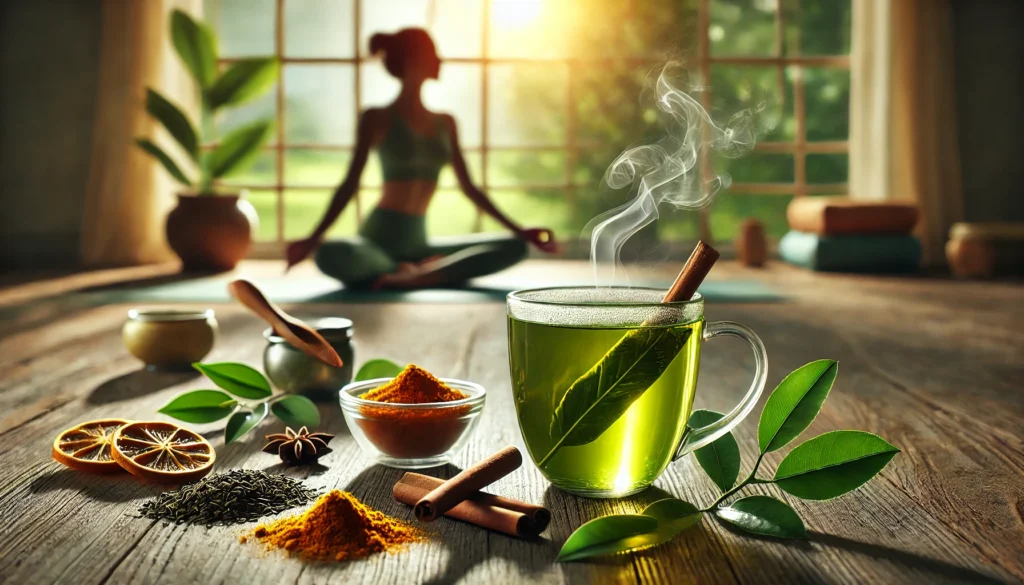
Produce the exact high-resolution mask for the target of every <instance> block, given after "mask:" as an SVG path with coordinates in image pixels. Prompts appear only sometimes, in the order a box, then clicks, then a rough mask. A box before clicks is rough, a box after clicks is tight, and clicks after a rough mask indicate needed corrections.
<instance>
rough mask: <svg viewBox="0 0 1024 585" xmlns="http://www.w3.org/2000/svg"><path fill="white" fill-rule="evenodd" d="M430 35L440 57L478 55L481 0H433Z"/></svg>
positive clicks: (480, 49)
mask: <svg viewBox="0 0 1024 585" xmlns="http://www.w3.org/2000/svg"><path fill="white" fill-rule="evenodd" d="M433 4H434V7H433V10H434V12H433V22H432V23H431V24H430V35H431V36H432V37H433V38H434V42H435V43H437V52H438V54H439V55H440V56H441V58H442V59H448V58H451V57H463V58H474V57H481V56H482V52H483V35H482V34H480V33H481V31H480V24H481V23H482V22H483V18H484V16H483V14H484V10H483V9H484V3H483V2H482V1H481V0H433Z"/></svg>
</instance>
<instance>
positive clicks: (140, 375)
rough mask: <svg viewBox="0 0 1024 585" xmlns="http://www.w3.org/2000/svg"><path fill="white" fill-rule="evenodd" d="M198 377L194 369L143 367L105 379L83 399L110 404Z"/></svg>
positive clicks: (92, 402)
mask: <svg viewBox="0 0 1024 585" xmlns="http://www.w3.org/2000/svg"><path fill="white" fill-rule="evenodd" d="M198 377H199V373H198V372H196V371H195V370H184V371H152V370H147V369H145V368H143V369H140V370H136V371H134V372H129V373H127V374H123V375H120V376H117V377H116V378H111V379H109V380H107V381H106V382H104V383H102V384H100V385H99V386H97V387H96V388H95V389H93V391H92V392H90V393H89V396H87V397H86V398H85V401H86V402H87V403H89V404H110V403H112V402H121V401H124V400H132V399H133V398H139V397H142V396H146V395H148V394H152V393H153V392H157V391H159V390H163V389H164V388H170V387H171V386H175V385H178V384H182V383H184V382H187V381H189V380H192V379H194V378H198Z"/></svg>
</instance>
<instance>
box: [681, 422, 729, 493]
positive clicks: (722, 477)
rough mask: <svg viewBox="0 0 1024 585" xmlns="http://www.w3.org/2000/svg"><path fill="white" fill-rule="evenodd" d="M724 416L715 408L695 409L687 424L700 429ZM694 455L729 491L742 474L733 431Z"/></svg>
mask: <svg viewBox="0 0 1024 585" xmlns="http://www.w3.org/2000/svg"><path fill="white" fill-rule="evenodd" d="M723 416H725V415H724V414H722V413H720V412H715V411H713V410H695V411H693V414H691V415H690V420H689V421H687V423H686V424H687V425H688V426H690V427H691V428H694V429H699V428H703V427H706V426H708V425H710V424H711V423H713V422H715V421H717V420H719V419H720V418H722V417H723ZM694 456H696V457H697V463H699V464H700V467H701V469H703V470H704V473H707V474H708V477H710V478H711V481H713V482H715V485H717V486H718V489H720V490H722V491H723V492H727V491H729V490H730V489H732V486H734V485H736V478H737V477H739V475H740V446H739V445H738V444H736V437H733V436H732V433H726V434H724V435H722V436H721V437H720V438H718V439H716V440H715V442H713V443H711V444H710V445H708V446H707V447H701V448H700V449H697V451H696V452H694Z"/></svg>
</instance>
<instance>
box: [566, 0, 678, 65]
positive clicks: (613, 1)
mask: <svg viewBox="0 0 1024 585" xmlns="http://www.w3.org/2000/svg"><path fill="white" fill-rule="evenodd" d="M547 4H549V5H551V8H550V9H548V8H547V7H546V9H548V10H550V11H551V12H552V18H550V20H555V21H557V22H558V24H557V26H556V27H555V30H554V34H556V35H558V36H559V37H560V38H562V39H564V40H563V41H562V42H563V43H566V44H567V45H568V52H570V53H571V54H572V55H573V56H575V57H578V58H580V59H600V58H609V57H610V58H616V57H647V58H650V59H651V65H654V64H656V63H658V62H664V61H667V60H668V59H671V58H673V57H674V56H678V55H679V54H684V55H695V54H696V49H697V38H698V34H697V32H698V29H697V25H698V24H697V23H698V19H697V13H696V6H695V5H696V3H695V2H686V1H665V0H660V1H654V2H650V1H648V2H637V1H630V2H623V1H620V0H604V1H603V2H600V3H595V2H594V1H593V0H574V1H571V2H570V1H562V2H548V3H547ZM595 4H597V7H598V8H597V9H595ZM556 11H557V12H556ZM609 65H611V66H612V67H617V66H620V65H619V64H615V63H611V64H609ZM631 66H632V67H636V64H635V63H633V64H632V65H631ZM639 68H640V69H644V68H645V67H644V66H641V67H639Z"/></svg>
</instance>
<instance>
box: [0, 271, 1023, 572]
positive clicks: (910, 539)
mask: <svg viewBox="0 0 1024 585" xmlns="http://www.w3.org/2000/svg"><path fill="white" fill-rule="evenodd" d="M723 268H725V269H726V270H725V271H723V272H729V275H730V276H733V277H736V278H744V277H746V278H749V277H750V274H751V273H742V272H737V270H736V269H735V267H732V266H731V265H728V264H727V265H725V266H724V267H723ZM716 270H717V269H716ZM720 274H722V272H720ZM756 274H757V276H758V277H759V278H762V279H763V280H766V281H768V282H771V283H773V284H774V285H775V286H776V287H777V288H779V289H781V290H785V291H787V292H789V293H791V294H792V295H793V297H794V300H793V301H792V302H789V303H783V304H771V305H736V306H712V307H709V308H708V313H709V318H711V319H730V320H736V321H740V322H743V323H745V324H748V325H750V326H751V327H753V328H754V329H755V330H757V331H758V332H759V333H760V334H761V335H762V337H763V338H764V339H765V342H766V345H767V346H768V349H769V358H770V362H771V370H770V372H769V374H770V375H769V386H770V387H773V386H774V384H775V383H777V382H778V381H779V380H780V379H781V378H782V376H783V375H784V374H785V373H786V372H788V371H790V370H792V369H793V368H796V367H798V366H799V365H802V364H803V363H806V362H807V361H810V360H812V359H817V358H820V357H834V358H838V359H839V360H840V362H841V366H840V375H839V379H838V381H837V383H836V387H835V390H834V391H833V396H832V397H831V398H830V399H829V401H828V402H827V403H826V405H825V408H824V409H823V411H822V415H821V416H820V417H819V419H818V420H817V421H815V423H814V424H813V425H812V428H811V429H809V430H808V432H807V433H806V435H805V436H813V435H815V434H818V433H820V432H824V431H827V430H833V429H837V428H858V429H864V430H869V431H872V432H876V433H879V434H881V435H882V436H884V437H886V438H887V439H889V440H890V441H891V442H893V443H894V444H896V445H898V446H900V447H901V448H903V450H904V452H903V453H902V454H901V455H900V456H898V457H897V458H896V459H895V460H894V461H893V463H892V464H890V466H889V467H888V468H887V469H886V470H885V471H884V472H883V473H882V474H881V476H880V477H879V478H877V479H875V480H874V481H873V482H872V483H870V484H869V485H868V486H866V487H864V488H862V489H861V490H859V491H858V492H855V493H854V494H850V495H847V496H844V497H843V498H839V499H837V500H833V501H830V502H816V503H803V502H798V501H795V500H794V499H793V498H787V499H788V500H789V501H791V502H792V503H793V505H794V507H796V508H797V509H798V510H799V511H800V513H801V515H802V516H803V517H804V520H805V522H806V524H807V526H808V528H809V529H810V530H811V531H812V539H811V541H810V542H809V543H800V544H791V543H781V542H778V541H771V540H767V539H753V538H751V537H749V536H744V535H739V534H736V533H734V532H732V531H730V530H728V529H725V528H723V527H722V526H721V525H719V524H717V523H715V522H712V521H707V520H706V521H705V522H704V523H702V525H701V526H700V527H697V528H695V529H694V530H692V531H691V532H689V533H687V534H685V535H682V536H681V537H679V538H678V539H676V540H675V541H673V542H671V543H669V544H667V545H664V546H662V547H658V548H656V549H652V550H649V551H644V552H642V553H639V554H636V555H633V556H623V557H614V558H611V559H604V560H600V561H597V562H591V563H573V564H567V565H556V564H554V563H553V560H554V557H555V555H556V554H557V550H558V548H559V545H560V544H561V542H563V541H564V539H565V538H566V537H567V536H568V535H569V534H570V533H571V532H572V530H573V529H575V528H576V527H578V526H579V525H580V524H582V523H583V522H585V521H587V520H590V519H592V518H595V517H598V516H600V515H603V514H607V513H612V512H632V511H637V510H639V509H641V508H642V507H643V506H644V505H646V504H647V503H649V502H651V501H654V500H656V499H658V498H659V497H663V496H664V495H665V494H666V493H669V494H672V495H676V496H679V497H682V498H684V499H687V500H689V501H692V502H694V503H698V504H706V503H708V502H710V501H711V500H712V499H713V497H714V489H715V488H714V486H713V485H712V484H711V483H710V482H709V481H708V480H707V479H706V478H705V477H703V475H702V473H701V472H700V471H699V470H698V469H696V468H695V467H694V465H693V463H692V461H690V460H684V461H681V462H677V463H675V464H673V465H671V466H670V468H669V469H668V470H667V471H666V473H665V474H664V475H663V477H662V478H661V479H660V480H659V481H658V482H657V484H656V486H657V489H652V490H648V491H647V492H645V493H643V494H640V495H638V496H635V497H633V498H628V499H625V500H620V501H604V500H587V499H582V498H576V497H573V496H570V495H567V494H564V493H562V492H560V491H558V490H555V489H553V488H550V487H548V486H547V484H546V482H545V481H544V480H543V478H542V476H541V475H540V473H539V472H538V471H537V469H536V468H535V467H533V466H532V465H530V464H527V465H526V466H524V468H523V469H522V470H521V471H519V472H517V473H516V474H515V475H514V476H512V477H510V478H506V479H505V480H503V481H501V482H499V483H497V484H496V485H495V486H494V488H493V489H494V491H496V492H498V493H501V494H504V495H508V496H510V497H515V498H518V499H523V500H528V501H535V502H545V503H546V504H547V505H548V506H549V507H551V509H552V512H553V515H554V518H553V522H552V525H551V528H550V529H549V530H548V532H547V533H546V534H545V535H544V538H543V539H541V540H540V541H537V542H524V541H520V540H516V539H512V538H508V537H505V536H503V535H498V534H490V533H486V532H483V531H481V530H479V529H476V528H474V527H471V526H468V525H465V524H461V523H458V522H454V521H449V520H441V521H439V522H437V523H436V524H434V525H431V527H430V530H431V531H432V538H431V540H430V541H429V542H427V543H423V544H416V545H413V546H411V547H410V548H409V550H407V551H404V552H402V553H400V554H395V555H383V556H380V557H375V558H372V559H369V560H366V561H361V562H358V563H349V564H346V565H340V566H337V565H310V564H305V563H302V562H300V561H297V560H294V559H289V558H287V557H284V556H282V555H280V554H277V553H276V552H273V553H269V554H268V553H263V552H261V550H260V548H259V547H258V546H256V545H253V544H251V543H250V544H246V545H242V544H239V543H238V542H237V536H238V534H239V533H240V532H241V531H242V529H243V528H244V527H230V528H229V527H214V528H211V529H206V528H203V527H181V526H165V525H163V524H162V523H158V522H152V521H149V520H144V519H138V518H133V517H131V516H130V515H129V514H131V513H132V512H133V511H134V510H135V509H136V508H137V506H138V505H139V504H140V503H141V501H142V500H143V499H144V498H146V497H150V496H152V495H154V494H155V493H157V490H156V489H155V488H151V487H146V486H142V485H139V484H137V483H135V482H134V481H133V480H130V479H124V480H123V481H112V480H111V479H110V478H96V477H90V476H84V475H81V474H77V473H73V472H71V471H66V470H63V469H61V468H60V466H59V465H57V464H55V463H52V462H50V461H49V445H50V441H51V440H52V437H53V436H54V435H55V434H56V433H57V432H59V431H60V430H61V429H63V428H65V427H67V426H69V425H71V424H74V423H75V422H78V421H80V420H86V419H90V418H97V417H100V416H113V415H121V416H129V417H133V418H134V417H138V418H147V417H151V416H153V413H154V412H155V410H156V408H158V407H159V406H160V405H161V404H163V403H164V402H166V401H167V400H168V399H169V398H170V397H171V396H173V395H175V394H176V393H178V392H181V391H183V390H186V389H192V388H198V387H202V386H203V385H204V382H203V381H202V379H200V378H190V377H188V376H183V377H181V378H178V377H174V376H156V375H146V374H143V373H140V372H138V366H137V364H136V363H135V362H134V361H133V360H132V358H131V357H130V356H128V355H127V354H126V353H125V352H124V350H123V348H121V346H120V335H119V330H120V326H121V319H122V317H123V314H124V310H125V307H117V306H114V307H103V308H96V309H85V308H79V309H76V311H75V312H73V313H70V314H67V315H64V317H63V318H58V317H59V314H58V313H53V314H52V315H51V314H47V315H42V316H39V315H37V316H34V317H33V319H34V321H32V322H31V323H27V324H25V326H24V328H15V329H14V330H12V333H10V334H7V333H5V332H0V406H2V407H3V408H4V412H5V414H4V415H3V416H2V417H0V421H2V422H0V436H2V438H3V441H0V465H2V466H3V468H4V469H5V470H8V473H5V474H3V477H0V533H3V534H5V535H10V536H8V537H7V538H6V539H5V541H4V542H3V543H2V544H0V577H2V579H0V580H2V581H4V582H12V583H15V582H25V583H51V582H55V583H60V582H67V583H72V582H73V583H76V584H79V583H80V584H91V583H105V582H106V583H178V582H182V581H186V582H188V581H193V582H211V583H215V582H251V583H280V582H295V583H326V582H354V583H377V582H434V583H449V582H458V581H463V582H489V583H491V582H493V583H500V582H517V581H525V582H537V583H563V582H587V583H611V582H616V583H618V582H627V583H635V582H662V581H664V582H688V581H694V582H700V583H732V582H741V583H747V582H749V583H761V582H796V583H819V582H849V583H860V582H886V583H919V582H930V583H931V582H935V583H964V582H1012V581H1018V580H1024V567H1022V564H1024V562H1022V560H1021V559H1022V558H1024V545H1022V544H1021V543H1022V542H1024V521H1022V510H1024V444H1022V439H1021V436H1020V433H1019V427H1020V421H1021V420H1022V416H1024V395H1022V393H1021V391H1020V390H1021V389H1022V388H1024V365H1022V364H1021V363H1020V359H1019V356H1020V355H1024V337H1022V336H1021V335H1020V334H1019V331H1020V330H1021V328H1022V327H1024V316H1022V314H1021V311H1020V309H1019V308H1017V305H1018V304H1019V298H1020V292H1021V287H1020V286H1019V285H1011V284H977V283H952V282H950V283H936V282H934V281H923V280H917V279H876V278H866V277H851V276H819V275H809V274H807V273H802V272H794V271H792V270H790V269H785V268H777V267H773V268H772V269H770V270H767V271H764V272H759V273H756ZM79 284H80V283H79ZM46 290H49V289H46ZM216 309H217V311H218V318H219V319H220V320H221V323H222V334H223V335H222V337H221V339H220V340H219V342H218V346H217V348H216V350H215V353H214V354H213V355H211V357H210V359H215V360H240V361H246V362H249V363H252V364H258V363H259V360H260V353H261V351H262V339H261V338H260V337H259V332H260V331H261V330H262V328H263V326H262V325H261V324H260V323H259V322H258V321H256V320H255V319H254V318H251V317H249V316H247V315H246V314H245V313H243V312H242V311H241V310H240V309H238V308H236V307H226V306H225V307H216ZM294 309H295V312H296V313H299V314H300V315H301V314H307V315H329V314H330V315H337V314H343V315H346V316H350V317H352V318H353V319H354V320H355V321H356V327H357V341H358V348H357V354H358V356H359V359H360V360H362V359H367V358H370V357H377V356H387V357H392V358H394V359H397V360H399V361H415V362H417V363H419V364H421V365H423V366H425V367H426V368H427V369H430V370H431V371H434V372H437V373H439V374H441V375H449V376H457V377H465V378H468V379H472V380H475V381H479V382H480V383H482V384H484V385H485V387H487V388H488V390H489V395H488V404H487V407H486V408H485V410H484V413H483V415H482V420H481V423H480V426H479V427H478V429H477V432H476V433H475V435H474V437H473V440H472V441H471V444H470V445H469V446H468V447H467V449H466V450H465V452H463V453H461V454H460V455H459V457H458V460H457V461H456V465H455V466H450V467H448V468H446V469H443V470H440V473H441V474H443V475H450V474H452V473H455V472H456V471H457V469H458V468H459V467H464V466H466V465H468V464H470V463H472V462H473V461H475V460H477V459H479V458H481V457H483V456H484V455H486V454H489V453H490V452H492V451H494V450H496V449H498V448H500V447H502V446H504V445H507V444H510V443H511V444H518V445H520V446H522V443H521V438H520V436H519V431H518V428H517V422H516V415H515V407H514V404H513V401H512V396H511V392H510V385H509V380H508V373H507V372H508V370H507V355H506V340H505V325H504V308H503V307H502V306H501V305H471V306H453V305H438V306H427V305H348V306H333V307H331V306H314V305H306V306H299V307H295V308H294ZM746 352H747V350H746V348H744V347H742V346H740V345H739V344H732V343H731V342H728V341H726V342H721V343H719V342H718V341H716V342H715V343H713V344H709V345H708V347H707V348H706V351H705V352H704V359H703V364H702V375H701V381H700V384H699V390H698V399H697V400H698V405H699V406H703V407H709V408H715V409H717V410H726V409H728V408H729V407H730V406H731V405H732V404H733V403H734V402H735V401H736V400H738V398H739V397H740V395H741V394H742V392H743V391H744V389H745V387H746V384H747V376H748V375H749V373H748V372H747V371H746V366H741V364H746V363H747V361H748V356H747V355H746ZM757 412H759V411H755V417H754V418H752V419H751V420H749V421H746V422H744V423H743V424H742V425H741V426H740V427H739V428H738V429H737V431H736V435H737V438H738V440H739V441H740V444H741V448H742V449H743V456H744V461H745V464H746V465H750V464H751V463H752V461H753V460H754V458H755V456H756V453H754V452H753V449H754V448H755V447H754V446H755V445H756V440H755V435H756V432H755V431H756V420H755V419H756V413H757ZM323 415H324V426H325V428H326V429H328V430H330V431H332V432H337V433H338V438H337V439H335V442H334V443H332V447H334V448H335V452H334V453H332V454H331V455H330V456H329V459H327V460H325V463H326V464H327V465H328V467H327V468H326V469H325V470H322V472H314V473H312V474H310V475H309V482H310V484H311V485H314V486H318V487H322V488H324V489H331V488H335V487H337V488H341V489H347V490H349V491H352V492H353V493H355V494H356V495H357V496H358V497H360V498H361V499H362V500H363V501H365V502H367V503H369V504H370V505H372V506H374V507H376V508H378V509H381V510H383V511H385V512H387V513H389V514H393V515H395V516H398V517H401V518H407V519H411V518H412V516H411V512H410V510H409V509H407V508H406V507H404V506H402V505H399V504H397V503H395V502H393V501H392V500H391V498H390V488H391V485H392V484H393V483H394V481H395V479H397V477H398V476H399V475H400V472H398V471H396V470H391V469H387V468H383V467H379V466H370V465H369V461H368V460H367V459H366V457H365V456H364V455H363V454H362V453H361V452H360V451H359V449H358V447H357V445H356V444H355V443H354V440H353V439H352V438H351V436H350V435H349V434H348V433H347V430H346V429H345V428H344V424H343V422H342V420H341V415H340V411H339V410H338V408H337V407H336V406H335V405H327V406H325V407H324V408H323ZM200 429H201V430H204V431H210V432H212V434H211V435H210V436H211V437H216V435H217V432H216V431H217V429H218V425H216V424H214V425H209V426H203V427H200ZM270 430H271V426H270V425H267V426H265V427H263V428H261V429H260V430H259V431H257V433H258V434H263V433H264V432H269V431H270ZM214 441H215V446H217V447H218V469H220V470H226V469H228V468H231V467H246V468H267V467H270V466H272V465H273V463H274V462H273V459H272V458H270V456H267V455H265V454H262V453H260V452H259V451H258V447H259V444H258V443H259V440H258V438H257V437H256V436H253V437H249V438H248V439H247V440H246V441H244V442H243V443H241V444H237V445H231V446H227V447H225V446H222V445H220V439H219V438H215V439H214ZM780 459H781V457H780V456H778V455H772V456H770V457H769V458H768V461H767V462H766V464H765V467H764V471H763V473H762V475H765V476H767V475H769V474H770V473H771V471H772V470H773V469H774V466H775V465H776V464H777V462H778V461H779V460H780ZM286 472H287V473H289V474H293V475H295V476H298V477H302V476H303V474H308V473H309V472H308V471H302V470H287V471H286ZM749 489H750V493H773V494H779V492H778V491H775V490H772V489H771V488H770V487H765V486H755V487H753V488H749Z"/></svg>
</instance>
